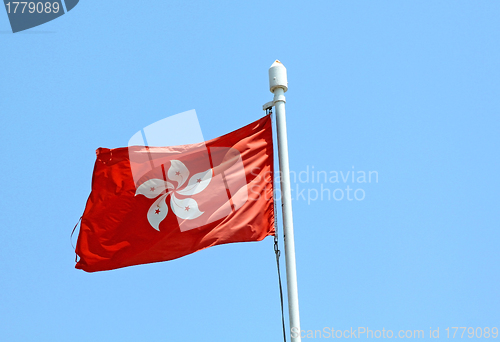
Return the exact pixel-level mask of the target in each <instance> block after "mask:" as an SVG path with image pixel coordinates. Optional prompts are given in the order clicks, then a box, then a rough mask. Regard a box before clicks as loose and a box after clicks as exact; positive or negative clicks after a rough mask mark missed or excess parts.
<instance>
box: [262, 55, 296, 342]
mask: <svg viewBox="0 0 500 342" xmlns="http://www.w3.org/2000/svg"><path fill="white" fill-rule="evenodd" d="M269 88H270V90H271V92H272V93H273V94H274V101H273V103H274V107H275V109H276V126H277V133H278V156H279V164H280V183H281V203H282V210H283V231H284V235H285V261H286V283H287V289H288V313H289V318H290V336H291V341H292V342H300V341H301V338H300V319H299V294H298V291H297V269H296V265H295V241H294V238H293V218H292V194H291V190H290V167H289V165H288V140H287V133H286V117H285V102H286V100H285V92H286V91H287V90H288V81H287V75H286V68H285V66H284V65H283V64H281V62H280V61H278V60H276V61H275V62H274V63H273V65H271V67H270V68H269Z"/></svg>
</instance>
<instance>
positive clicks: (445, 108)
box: [0, 1, 500, 341]
mask: <svg viewBox="0 0 500 342" xmlns="http://www.w3.org/2000/svg"><path fill="white" fill-rule="evenodd" d="M0 12H1V11H0ZM499 15H500V3H499V2H496V1H440V2H435V1H404V2H403V1H377V2H375V1H356V2H352V1H317V2H314V3H306V2H303V1H301V2H297V1H293V2H264V1H253V2H239V3H234V2H223V1H220V2H202V1H192V2H185V1H165V2H155V3H152V4H150V3H148V4H143V3H141V2H136V3H132V2H124V3H120V4H117V3H116V2H99V3H95V2H91V1H81V2H80V3H79V4H78V6H76V7H75V8H74V9H73V10H72V11H71V12H69V13H68V14H67V15H64V16H62V17H60V18H58V19H56V20H54V21H52V22H49V23H47V24H45V25H42V26H39V27H36V28H34V29H31V30H28V31H25V32H23V33H17V34H12V33H9V32H10V26H9V23H8V18H7V14H6V13H5V12H4V13H0V40H1V43H0V44H1V48H0V64H1V65H2V68H1V71H0V114H1V115H0V124H1V127H2V142H3V144H2V145H3V148H2V149H1V152H0V156H1V158H2V163H1V169H0V175H1V176H2V179H3V187H2V195H3V196H1V198H0V204H1V208H2V211H1V214H0V227H1V229H0V244H1V247H0V270H1V271H0V284H1V285H0V289H1V291H0V303H1V304H0V340H2V341H68V340H72V341H156V340H163V341H165V340H166V341H199V340H208V341H255V340H259V341H279V340H280V339H282V337H281V325H280V324H281V322H280V305H279V292H278V284H277V275H276V265H275V261H274V255H273V246H272V239H271V238H268V239H266V240H264V241H262V242H259V243H242V244H232V245H225V246H217V247H214V248H210V249H207V250H204V251H201V252H198V253H195V254H192V255H189V256H187V257H184V258H181V259H177V260H174V261H170V262H164V263H157V264H151V265H143V266H136V267H129V268H124V269H120V270H115V271H110V272H99V273H95V274H88V273H85V272H82V271H79V270H75V269H74V253H73V251H72V247H71V244H70V239H69V236H70V233H71V230H72V228H73V226H74V225H75V223H76V222H77V220H78V218H79V217H80V215H81V213H82V212H83V209H84V207H85V202H86V200H87V197H88V195H89V192H90V181H91V176H92V169H93V164H94V161H95V150H96V148H98V147H101V146H102V147H108V148H113V147H121V146H126V145H127V143H128V140H129V138H130V137H131V136H132V135H133V134H134V133H135V132H137V131H138V130H140V129H141V128H143V127H145V126H147V125H149V124H151V123H154V122H156V121H157V120H160V119H163V118H165V117H167V116H170V115H174V114H177V113H180V112H184V111H186V110H190V109H195V110H196V112H197V114H198V118H199V120H200V124H201V127H202V130H203V134H204V136H205V138H206V139H211V138H214V137H217V136H220V135H222V134H225V133H227V132H230V131H233V130H235V129H237V128H239V127H241V126H244V125H245V124H247V123H249V122H251V121H254V120H256V119H258V118H259V117H261V116H262V115H263V112H262V110H261V106H262V104H264V103H265V102H268V101H270V100H271V99H272V94H271V93H270V92H269V88H268V76H267V70H268V68H269V66H270V65H271V63H273V61H274V60H275V59H280V60H281V61H282V62H283V63H284V65H285V66H286V67H287V69H288V80H289V91H288V92H287V93H286V96H287V120H288V133H289V148H290V167H291V170H292V171H294V172H296V173H297V174H299V173H300V172H301V171H304V172H305V170H310V171H309V172H311V171H312V168H313V167H314V170H315V171H326V172H328V173H330V172H333V171H337V172H339V173H340V172H341V171H342V172H343V173H344V174H345V173H347V172H348V171H350V172H352V170H355V171H356V172H357V171H365V172H368V171H376V172H377V174H378V182H375V181H373V180H372V182H371V183H358V182H350V181H347V182H346V183H344V182H343V181H342V179H340V182H339V183H333V182H329V181H328V182H323V183H317V182H315V183H312V182H299V181H298V182H296V183H294V184H292V188H296V187H297V186H298V187H299V192H300V190H304V191H305V192H304V194H305V196H307V194H308V193H309V194H310V195H311V196H314V193H315V192H314V191H321V189H322V188H321V186H323V189H324V188H327V189H329V190H330V191H331V192H333V191H335V190H336V189H340V190H339V191H345V189H346V187H347V186H350V188H352V189H362V190H363V193H364V194H365V197H364V199H363V200H360V201H358V200H352V201H349V200H347V198H343V199H342V200H338V201H337V200H335V199H330V200H328V199H326V198H323V200H321V199H317V200H314V201H312V200H309V201H308V200H307V198H305V199H304V198H302V197H300V196H295V197H294V201H293V210H294V211H293V213H294V224H295V238H296V253H297V272H298V286H299V300H300V312H301V325H302V329H304V330H309V329H312V330H317V329H323V328H324V327H333V328H334V329H336V330H337V329H342V330H345V329H350V328H351V327H354V328H357V327H368V328H370V329H372V330H375V329H380V330H381V329H382V328H385V329H386V330H387V329H392V330H393V331H394V332H395V333H397V331H399V330H401V329H402V330H405V331H406V330H408V329H410V330H416V329H422V330H424V332H425V340H427V339H429V336H428V333H429V328H430V327H432V329H436V328H438V327H439V328H440V338H441V339H445V338H446V332H445V330H444V329H446V328H447V327H454V326H458V327H474V328H476V327H483V328H484V327H490V328H491V327H495V326H496V327H499V325H500V296H499V288H498V284H499V282H500V270H499V264H500V262H499V261H500V249H499V248H498V246H499V242H500V232H499V228H500V226H499V222H500V211H499V204H500V203H499V197H498V193H499V190H500V182H499V177H498V174H499V171H500V162H499V157H498V148H499V144H500V138H499V134H498V132H499V129H500V120H499V114H500V97H499V94H500V45H499V42H500V20H499V19H498V18H499ZM308 168H309V169H308ZM338 194H340V192H337V195H338ZM358 194H361V192H358ZM309 199H311V197H310V198H309ZM308 202H309V203H308ZM279 222H280V223H281V219H280V221H279ZM281 246H283V244H282V242H281ZM282 260H284V258H282ZM283 267H284V263H283Z"/></svg>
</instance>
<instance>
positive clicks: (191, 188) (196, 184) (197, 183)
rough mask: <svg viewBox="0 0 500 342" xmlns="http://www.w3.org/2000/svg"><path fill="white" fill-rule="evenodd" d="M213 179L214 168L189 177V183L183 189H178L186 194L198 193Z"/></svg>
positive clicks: (181, 193)
mask: <svg viewBox="0 0 500 342" xmlns="http://www.w3.org/2000/svg"><path fill="white" fill-rule="evenodd" d="M211 180H212V169H208V170H207V171H204V172H200V173H197V174H195V175H194V176H193V177H191V178H190V179H189V182H188V184H187V185H186V187H185V188H184V189H182V190H179V191H177V193H178V194H180V195H184V196H190V195H196V194H198V193H200V192H202V191H203V190H205V189H206V187H207V186H208V184H210V181H211Z"/></svg>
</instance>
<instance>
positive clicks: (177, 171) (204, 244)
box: [76, 115, 275, 272]
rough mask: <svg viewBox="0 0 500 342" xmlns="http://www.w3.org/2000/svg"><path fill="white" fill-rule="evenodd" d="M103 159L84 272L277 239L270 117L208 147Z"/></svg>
mask: <svg viewBox="0 0 500 342" xmlns="http://www.w3.org/2000/svg"><path fill="white" fill-rule="evenodd" d="M96 154H97V158H96V162H95V166H94V173H93V177H92V191H91V194H90V196H89V199H88V200H87V204H86V207H85V211H84V213H83V216H82V220H81V226H80V232H79V235H78V241H77V245H76V253H77V255H78V256H79V261H78V262H77V264H76V268H77V269H82V270H84V271H87V272H96V271H104V270H112V269H116V268H121V267H126V266H132V265H139V264H146V263H153V262H160V261H167V260H172V259H176V258H179V257H182V256H185V255H188V254H191V253H194V252H196V251H199V250H202V249H205V248H208V247H211V246H215V245H220V244H227V243H233V242H247V241H260V240H262V239H264V238H265V237H266V236H268V235H274V234H275V231H274V200H273V177H274V175H273V172H274V168H273V142H272V125H271V118H270V116H269V115H268V116H265V117H263V118H261V119H259V120H257V121H255V122H253V123H251V124H249V125H247V126H245V127H243V128H240V129H238V130H236V131H234V132H231V133H229V134H226V135H224V136H221V137H218V138H215V139H213V140H210V141H207V142H204V143H200V144H192V145H182V146H170V147H148V146H131V147H128V148H116V149H107V148H99V149H98V150H97V151H96Z"/></svg>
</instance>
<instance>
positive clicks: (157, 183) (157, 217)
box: [135, 160, 212, 231]
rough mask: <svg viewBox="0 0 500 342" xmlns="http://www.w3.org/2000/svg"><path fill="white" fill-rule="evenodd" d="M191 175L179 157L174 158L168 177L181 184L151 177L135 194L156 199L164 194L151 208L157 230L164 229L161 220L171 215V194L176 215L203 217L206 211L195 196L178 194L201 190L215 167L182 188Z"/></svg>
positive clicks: (150, 218)
mask: <svg viewBox="0 0 500 342" xmlns="http://www.w3.org/2000/svg"><path fill="white" fill-rule="evenodd" d="M188 177H189V170H188V169H187V167H186V165H184V164H183V163H182V162H181V161H179V160H172V161H171V166H170V169H169V170H168V174H167V178H168V179H169V180H172V181H174V182H177V187H174V186H173V185H172V183H170V182H168V181H166V180H163V179H157V178H154V179H149V180H147V181H145V182H144V183H142V184H141V185H140V186H139V187H138V188H137V191H136V193H135V195H136V196H137V195H144V196H146V197H147V198H156V197H158V196H159V195H161V196H160V197H159V198H158V199H157V200H156V201H155V202H154V203H153V205H152V206H151V208H149V210H148V215H147V216H148V221H149V223H150V224H151V227H153V228H154V229H156V230H158V231H159V230H160V228H159V226H160V222H161V221H163V220H164V219H165V217H167V214H168V205H167V203H166V198H167V196H168V195H171V196H170V208H171V209H172V211H173V212H174V214H175V215H176V216H177V217H178V218H180V219H184V220H193V219H195V218H198V217H200V216H201V215H202V214H203V212H202V211H200V210H199V209H198V203H197V202H196V201H195V200H194V199H193V198H185V199H179V198H177V197H175V194H179V195H183V196H191V195H196V194H198V193H200V192H201V191H203V190H205V188H206V187H207V186H208V185H209V184H210V181H211V180H212V169H208V170H207V171H204V172H200V173H197V174H195V175H193V176H192V177H191V178H190V179H189V181H188V183H187V185H186V186H185V187H184V188H183V189H181V187H182V186H183V185H184V183H185V182H186V180H187V179H188Z"/></svg>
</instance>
